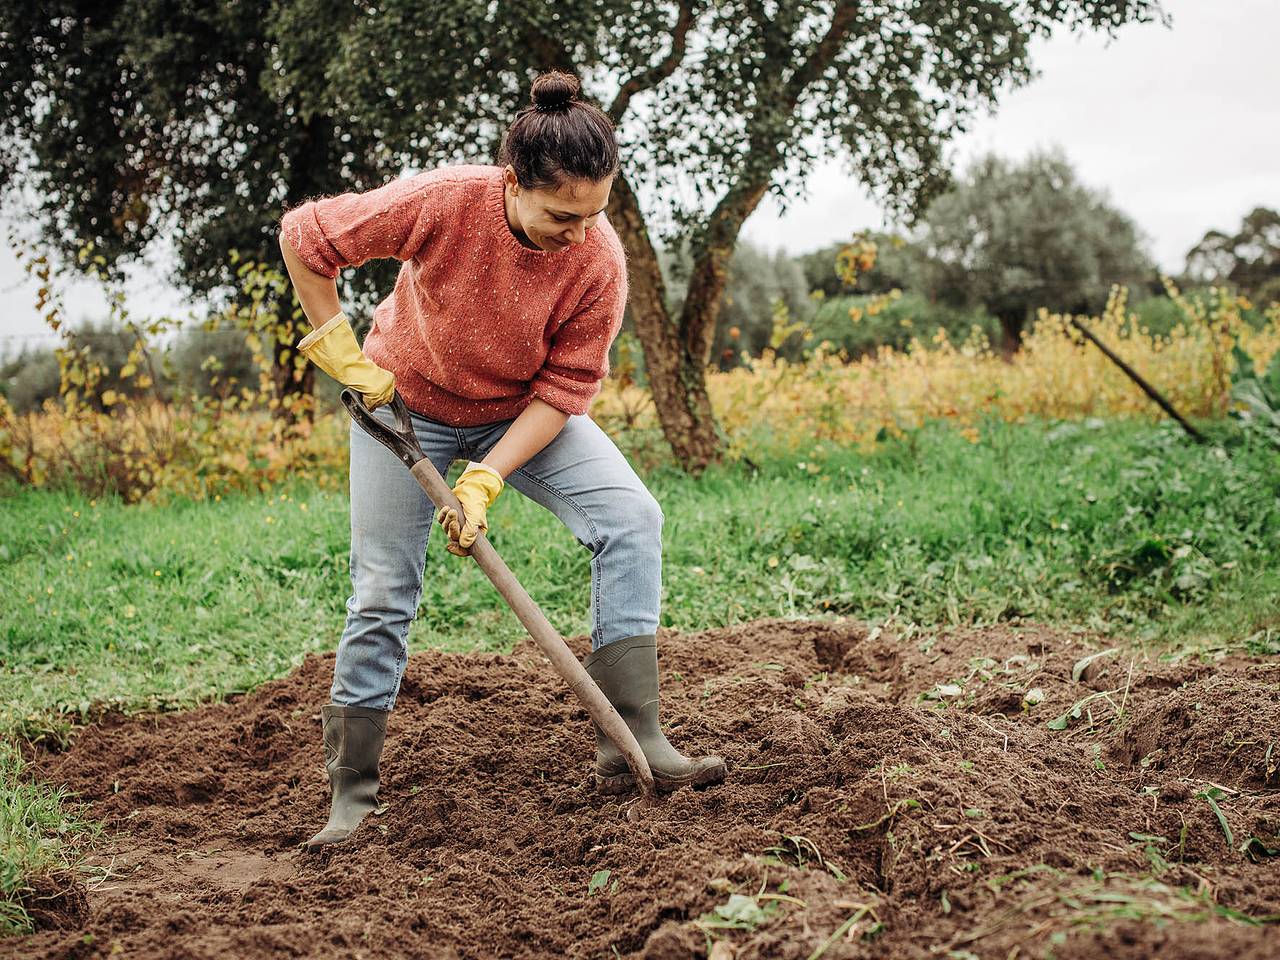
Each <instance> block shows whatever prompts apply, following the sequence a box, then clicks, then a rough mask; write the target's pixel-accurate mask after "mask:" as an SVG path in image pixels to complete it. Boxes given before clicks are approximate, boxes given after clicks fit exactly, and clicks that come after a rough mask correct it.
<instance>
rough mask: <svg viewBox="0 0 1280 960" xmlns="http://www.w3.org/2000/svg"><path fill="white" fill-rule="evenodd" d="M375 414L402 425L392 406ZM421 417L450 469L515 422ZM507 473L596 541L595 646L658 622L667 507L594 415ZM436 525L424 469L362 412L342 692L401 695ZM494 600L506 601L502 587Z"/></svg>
mask: <svg viewBox="0 0 1280 960" xmlns="http://www.w3.org/2000/svg"><path fill="white" fill-rule="evenodd" d="M374 415H375V416H377V417H378V418H379V419H380V420H382V421H383V422H384V423H386V424H387V425H388V426H391V425H393V424H394V418H393V417H392V415H391V413H390V411H388V410H387V408H386V407H380V408H379V409H377V410H375V411H374ZM412 420H413V427H414V431H415V433H416V434H417V436H418V443H419V444H421V445H422V450H423V452H424V453H425V454H426V455H427V457H428V458H429V459H430V460H431V462H432V463H433V464H434V465H435V468H436V469H437V470H439V471H440V475H441V476H442V477H443V476H446V475H447V472H448V469H449V465H450V463H452V462H453V461H454V460H456V459H466V460H480V459H483V457H484V455H485V454H486V453H488V452H489V451H490V450H491V449H493V447H494V445H495V444H497V442H498V440H499V438H501V437H502V435H503V434H504V433H506V431H507V428H508V427H510V426H511V424H512V423H513V422H514V421H513V420H500V421H498V422H497V423H488V424H483V425H481V426H476V427H451V426H448V425H446V424H443V423H438V422H436V421H434V420H430V419H428V418H426V417H423V416H419V415H418V414H416V413H415V414H413V415H412ZM506 483H507V486H508V487H511V488H514V489H516V490H518V491H519V492H520V493H522V494H524V495H525V496H526V497H528V498H529V499H531V500H533V501H534V502H535V503H539V504H541V505H542V506H544V507H546V508H547V509H548V510H550V511H551V512H552V513H553V514H555V515H556V516H557V517H559V518H560V520H561V522H563V523H564V525H565V526H566V527H568V528H569V532H570V533H572V534H573V536H574V537H575V538H576V539H577V541H578V542H579V543H580V544H582V545H583V546H584V547H586V548H587V549H589V550H590V551H591V648H592V650H597V649H599V648H600V647H602V646H604V645H605V644H607V643H612V642H614V641H615V640H622V639H625V638H627V637H634V636H640V635H641V634H653V633H656V632H657V628H658V600H659V593H660V590H661V583H662V521H663V513H662V509H661V507H659V506H658V501H657V500H655V499H654V498H653V495H652V494H651V493H649V491H648V490H647V489H646V488H645V485H644V483H643V482H642V481H641V480H640V478H639V477H637V476H636V474H635V471H634V470H633V469H632V468H631V465H630V464H629V463H628V462H627V460H626V458H625V457H624V456H623V455H622V453H621V451H619V450H618V448H617V447H616V446H615V445H614V443H613V441H612V440H610V439H609V437H608V436H607V435H606V434H605V432H604V431H603V430H601V429H600V427H599V426H598V425H597V424H596V423H595V421H593V420H592V419H591V418H590V417H588V416H585V415H583V416H574V417H570V418H569V419H568V421H567V422H566V423H565V425H564V429H562V430H561V431H560V433H558V434H557V435H556V436H555V438H554V439H553V440H552V441H551V442H550V443H548V444H547V445H546V446H545V447H544V448H543V449H542V450H541V451H539V452H538V453H537V454H535V455H534V456H533V457H532V458H530V459H529V461H528V462H526V463H525V464H524V465H523V466H521V467H519V468H517V469H516V470H515V471H513V472H512V473H511V475H510V476H508V477H507V480H506ZM504 492H507V491H505V490H504ZM507 495H508V496H509V495H510V494H509V493H508V494H507ZM492 509H497V510H498V513H497V515H496V522H498V523H500V522H501V516H502V514H501V508H500V506H497V505H495V507H494V508H491V517H492V516H493V514H492ZM492 522H494V521H491V523H492ZM437 526H438V524H436V523H435V508H434V507H433V506H432V504H431V500H430V498H429V497H428V496H427V495H426V492H425V491H424V490H423V489H422V487H421V486H420V485H419V484H418V481H417V480H416V479H414V477H413V474H411V473H410V472H409V469H408V468H407V467H406V466H405V465H404V464H403V463H401V462H400V461H399V460H397V459H396V457H395V455H394V454H392V453H391V451H390V450H388V449H387V448H386V447H384V446H383V445H382V444H380V443H379V442H378V441H376V440H374V439H373V438H372V437H370V436H369V435H368V434H367V433H365V432H364V430H362V429H361V428H360V427H359V426H357V425H356V424H355V422H354V421H353V422H352V424H351V586H352V594H351V596H350V598H348V600H347V625H346V629H344V630H343V632H342V640H341V642H340V643H339V644H338V662H337V664H336V666H335V668H334V676H333V689H332V691H331V697H332V700H333V702H334V703H337V704H341V705H343V706H351V707H370V708H373V709H376V710H390V709H391V708H392V707H393V706H394V705H395V700H396V694H397V692H398V691H399V689H400V678H401V677H402V676H403V674H404V667H405V660H406V658H407V656H408V643H407V637H408V633H409V623H410V621H412V620H413V618H414V616H415V614H416V613H417V610H418V602H419V600H420V599H421V596H422V577H423V572H424V568H425V566H426V553H427V543H428V540H429V539H430V536H431V532H432V529H433V528H434V527H437ZM440 532H441V535H443V533H444V531H443V528H441V529H440ZM447 556H450V558H451V559H455V558H452V555H447ZM456 562H458V563H464V562H465V563H470V562H472V561H471V560H469V559H466V560H464V559H462V558H456ZM449 572H450V571H449V570H448V569H447V568H445V569H442V570H441V571H440V576H439V577H438V579H437V583H438V584H439V587H438V588H439V589H440V590H447V589H448V577H449ZM534 599H535V600H536V599H537V598H536V597H535V598H534ZM493 602H494V603H495V604H500V603H503V602H504V601H503V600H502V598H501V597H500V596H499V594H498V593H497V591H496V590H495V591H494V594H493Z"/></svg>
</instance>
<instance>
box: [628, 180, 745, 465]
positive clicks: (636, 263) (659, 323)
mask: <svg viewBox="0 0 1280 960" xmlns="http://www.w3.org/2000/svg"><path fill="white" fill-rule="evenodd" d="M609 222H610V223H611V224H612V225H613V228H614V230H616V231H617V233H618V238H619V239H620V240H621V241H622V245H623V246H624V247H625V248H626V251H627V259H628V261H629V267H630V271H629V273H630V285H631V296H630V304H631V310H632V314H633V316H634V317H635V323H636V333H637V335H638V336H639V337H640V344H641V346H642V347H643V348H644V361H645V371H646V373H647V375H648V378H649V389H650V391H651V392H652V393H653V405H654V408H655V409H656V410H657V413H658V422H659V424H661V426H662V432H663V435H664V436H665V437H666V439H667V442H668V443H669V444H670V445H671V450H672V452H673V453H674V454H675V457H676V461H677V462H678V463H679V464H680V466H681V467H682V468H683V469H684V470H685V471H687V472H689V473H691V474H694V475H697V474H699V473H701V472H702V471H703V470H704V469H705V468H706V467H707V466H708V465H709V464H712V463H715V462H717V461H718V460H720V458H721V457H722V456H723V454H724V439H723V436H722V434H721V432H720V430H719V428H718V425H717V424H716V419H715V414H714V413H713V412H712V409H711V399H710V397H709V396H708V395H707V381H706V372H705V364H704V363H703V361H702V360H701V359H699V358H697V357H695V356H693V355H692V354H691V353H690V352H689V349H688V347H687V346H686V344H685V342H684V340H683V338H682V337H681V335H680V330H679V328H678V327H677V326H676V324H675V323H673V322H672V320H671V316H670V315H669V314H668V313H667V301H666V285H665V284H664V283H663V280H662V271H661V269H660V268H659V266H658V256H657V253H656V252H655V251H654V249H653V243H652V241H650V239H649V231H648V229H647V228H646V227H645V223H644V215H643V213H642V212H641V210H640V205H639V203H638V202H637V200H636V196H635V193H634V192H633V191H632V189H631V185H630V184H629V183H628V182H627V179H626V177H625V176H624V175H623V174H619V175H618V177H617V178H616V179H615V180H614V183H613V190H612V191H611V192H610V195H609Z"/></svg>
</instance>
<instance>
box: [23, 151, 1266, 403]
mask: <svg viewBox="0 0 1280 960" xmlns="http://www.w3.org/2000/svg"><path fill="white" fill-rule="evenodd" d="M870 238H871V239H872V240H874V241H875V242H876V246H877V250H878V253H877V258H876V263H875V266H874V268H873V269H871V270H869V271H867V272H865V273H862V274H861V275H860V276H859V278H858V282H857V286H856V287H853V288H851V287H849V286H848V285H847V284H846V283H845V282H844V281H843V280H842V279H841V278H840V276H839V274H838V272H837V269H836V257H837V254H838V253H839V251H840V249H841V248H842V247H843V246H844V244H843V243H835V244H830V245H828V246H825V247H823V248H821V249H818V250H814V251H812V252H810V253H806V254H802V255H799V256H790V255H787V254H785V253H782V252H774V253H769V252H765V251H762V250H760V249H759V248H757V247H755V246H753V245H751V244H750V243H740V244H738V245H737V247H736V249H735V250H734V253H733V256H732V257H731V258H730V260H729V264H728V276H727V280H726V285H725V289H724V291H723V292H722V293H721V302H720V305H719V308H718V310H717V320H716V328H715V333H714V336H713V338H712V351H711V356H710V362H711V363H712V364H714V365H716V366H718V367H720V368H721V369H728V368H730V367H733V366H736V365H738V364H739V363H740V362H741V358H742V356H743V354H746V355H748V356H759V355H760V352H761V351H762V350H763V349H764V347H765V346H766V345H767V344H768V342H769V337H770V333H771V330H772V326H773V318H774V311H775V309H776V305H778V304H781V305H783V306H784V307H785V308H786V311H787V315H788V316H789V318H790V319H791V320H793V321H801V322H803V323H805V324H807V325H808V327H809V328H810V330H811V331H812V332H813V334H814V339H815V340H819V341H820V340H828V341H830V342H832V343H833V344H835V345H837V346H839V347H842V348H844V349H845V350H846V351H847V352H848V354H849V355H850V356H858V355H860V354H863V353H866V352H869V351H873V350H875V349H876V348H878V347H880V346H890V347H895V348H902V347H905V346H906V344H907V343H908V342H909V340H910V339H911V338H912V337H918V338H920V339H921V340H923V341H926V342H927V341H928V340H930V339H931V338H932V337H933V336H934V335H935V334H936V333H937V332H938V331H939V330H943V331H945V333H946V334H947V336H948V337H949V338H950V339H951V340H952V341H957V342H958V341H962V340H964V339H965V337H966V336H968V335H969V334H970V333H971V332H972V330H973V329H974V328H975V327H976V328H978V329H979V330H980V331H982V333H984V334H985V335H986V336H987V337H988V339H989V340H990V341H991V342H992V343H993V344H996V345H999V346H1003V347H1004V348H1006V349H1009V350H1012V349H1016V347H1017V344H1018V342H1019V340H1020V339H1021V336H1022V333H1023V331H1024V330H1025V329H1026V326H1027V324H1028V321H1029V319H1030V318H1031V317H1033V316H1034V312H1035V311H1036V310H1037V309H1038V308H1040V307H1046V308H1048V309H1050V310H1053V311H1059V312H1072V313H1081V314H1090V313H1097V312H1099V311H1100V310H1101V309H1102V308H1103V306H1104V305H1105V303H1106V299H1107V295H1108V292H1109V291H1110V288H1111V285H1112V284H1115V283H1120V284H1124V285H1126V286H1128V287H1129V288H1130V291H1131V293H1132V296H1131V300H1130V303H1131V305H1133V306H1134V307H1136V308H1138V309H1141V310H1143V313H1144V322H1146V323H1147V325H1148V326H1150V327H1152V329H1156V330H1160V329H1162V328H1164V327H1167V324H1162V321H1161V317H1162V316H1165V315H1168V316H1172V314H1173V313H1175V312H1176V311H1165V312H1163V313H1162V307H1161V305H1160V303H1159V302H1153V303H1151V304H1150V305H1149V306H1147V307H1144V306H1143V301H1144V300H1146V299H1149V298H1156V300H1157V301H1158V300H1159V299H1160V298H1162V297H1163V293H1164V290H1163V287H1162V285H1161V282H1160V279H1159V275H1158V271H1157V269H1156V267H1155V265H1154V263H1153V262H1152V261H1151V260H1150V258H1149V256H1148V255H1147V253H1146V252H1145V249H1144V248H1145V244H1146V239H1145V238H1144V237H1143V236H1142V235H1141V233H1140V231H1139V230H1138V229H1137V227H1136V226H1135V225H1134V224H1133V222H1132V221H1131V220H1129V218H1128V217H1126V216H1125V215H1124V214H1123V213H1121V212H1120V211H1119V210H1118V209H1116V208H1114V207H1113V206H1112V205H1111V204H1110V201H1109V199H1108V198H1107V197H1106V196H1105V195H1103V194H1101V193H1099V192H1097V191H1094V190H1091V189H1089V188H1088V187H1086V186H1084V185H1082V184H1080V183H1079V182H1078V180H1077V178H1076V175H1075V173H1074V171H1073V170H1072V168H1071V166H1070V164H1069V162H1068V161H1067V160H1066V158H1065V157H1064V156H1062V154H1061V151H1059V150H1056V149H1052V150H1049V151H1044V152H1036V153H1032V154H1031V155H1030V156H1028V157H1027V158H1026V159H1025V160H1023V161H1021V162H1010V161H1006V160H1003V159H1001V158H999V157H997V156H994V155H988V156H985V157H982V158H980V159H979V160H977V161H976V162H975V163H974V164H973V165H972V166H971V167H970V169H969V170H968V171H967V173H966V174H965V175H964V176H963V177H961V178H959V179H958V181H957V182H956V183H955V185H954V186H953V187H952V188H951V189H949V190H948V191H947V192H945V193H944V194H942V195H941V196H939V197H938V198H937V199H936V200H935V201H933V203H932V204H930V206H929V207H928V209H927V210H926V212H925V214H924V215H923V216H922V217H921V218H920V220H919V222H918V224H917V225H916V227H915V228H914V229H913V230H911V231H909V232H908V233H906V234H903V235H899V234H889V233H872V234H871V235H870ZM657 252H658V260H659V265H660V268H661V271H662V275H663V277H664V281H665V283H664V286H665V291H666V296H667V298H668V303H667V305H666V308H667V310H668V311H669V312H670V313H671V314H672V315H679V314H680V312H681V311H682V309H683V301H684V297H685V296H686V291H687V288H688V283H689V279H690V276H691V273H692V271H693V269H694V257H693V255H692V253H691V251H690V248H689V245H688V243H683V244H671V245H668V246H666V247H660V248H659V249H658V251H657ZM1174 279H1175V280H1176V281H1177V282H1179V284H1180V285H1183V286H1195V285H1205V284H1214V283H1217V284H1225V285H1228V286H1229V287H1231V288H1232V289H1233V290H1235V291H1237V292H1238V293H1240V294H1241V295H1243V296H1246V297H1249V298H1250V299H1253V300H1255V301H1256V302H1258V303H1265V302H1269V301H1270V300H1272V299H1280V214H1278V213H1277V212H1276V211H1274V210H1270V209H1268V208H1265V207H1258V208H1256V209H1255V210H1253V211H1252V212H1251V213H1249V214H1248V215H1247V216H1246V217H1245V218H1244V221H1243V222H1242V223H1241V225H1240V227H1239V229H1238V230H1237V231H1236V232H1235V233H1223V232H1221V231H1219V230H1210V231H1208V232H1207V233H1206V234H1205V235H1204V238H1203V239H1202V240H1201V241H1200V242H1199V243H1197V244H1196V245H1195V246H1194V247H1193V248H1192V249H1191V250H1190V251H1188V253H1187V258H1186V269H1185V271H1184V272H1183V273H1182V274H1180V275H1178V276H1177V277H1175V278H1174ZM892 290H900V291H902V292H903V296H902V297H901V298H899V299H897V300H894V301H893V302H891V303H889V304H888V305H887V306H885V307H884V309H883V310H882V311H880V312H878V313H877V314H876V315H875V316H868V317H865V318H864V319H863V320H862V321H861V322H859V323H854V322H852V321H851V320H850V317H849V306H850V305H851V303H853V302H854V300H855V298H858V297H865V296H866V295H868V294H884V293H888V292H890V291H892ZM632 323H633V321H632V319H631V318H628V327H629V328H632V329H633V327H632ZM75 337H76V338H77V341H78V342H81V343H85V344H88V345H89V346H90V348H91V349H92V351H93V352H94V354H95V355H96V356H98V357H99V358H100V359H101V360H102V361H103V362H104V364H105V365H106V366H107V368H108V369H110V370H115V369H118V368H119V366H120V365H121V364H122V363H123V362H124V358H125V356H126V355H127V354H128V351H129V346H130V342H131V335H129V334H126V333H124V332H122V331H118V330H111V329H107V328H105V327H103V326H102V325H92V324H91V325H89V326H87V327H85V328H84V329H82V330H80V331H77V332H76V334H75ZM169 360H170V365H171V373H170V375H169V378H168V380H167V382H166V386H167V387H168V389H169V390H170V391H174V392H178V391H191V392H195V393H210V392H214V391H217V390H225V389H227V388H228V384H230V383H232V382H234V381H238V382H240V383H246V382H249V381H250V380H256V377H257V373H256V371H255V370H254V369H253V361H252V352H251V351H250V350H249V348H248V346H247V345H246V343H245V340H244V335H243V333H241V332H238V331H235V330H229V329H219V330H213V331H208V330H205V329H203V328H201V327H198V326H197V327H192V328H189V329H188V330H186V331H185V332H184V333H183V334H182V336H180V337H179V338H178V339H177V340H176V341H175V342H174V343H173V344H172V345H171V348H170V351H169ZM105 386H107V387H112V388H113V389H117V391H118V392H123V390H124V388H123V385H119V384H114V383H113V382H108V383H106V384H105ZM0 391H3V392H4V394H5V395H6V396H7V398H8V399H9V402H10V403H12V404H13V406H14V407H15V408H16V409H18V410H28V409H33V408H34V407H37V406H38V405H39V404H40V403H41V402H43V400H45V399H47V398H49V397H53V396H56V395H57V392H58V364H57V360H56V358H55V356H54V354H53V351H52V349H51V348H48V347H45V348H39V349H35V350H28V351H25V352H22V353H20V354H18V355H17V356H13V357H10V358H8V359H7V360H6V359H0Z"/></svg>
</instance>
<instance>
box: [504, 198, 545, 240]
mask: <svg viewBox="0 0 1280 960" xmlns="http://www.w3.org/2000/svg"><path fill="white" fill-rule="evenodd" d="M502 207H503V212H504V213H505V214H506V217H507V229H508V230H510V231H511V234H512V236H514V237H515V238H516V239H517V240H519V241H520V245H521V246H522V247H528V248H529V249H530V250H540V249H542V248H541V247H539V246H538V245H537V244H535V243H534V242H533V241H531V240H530V239H529V237H528V235H527V234H526V233H525V232H524V231H523V230H522V229H520V220H519V217H518V216H517V215H516V201H515V198H514V197H513V196H511V188H510V187H509V186H507V185H505V184H504V185H503V187H502Z"/></svg>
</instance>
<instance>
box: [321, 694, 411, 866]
mask: <svg viewBox="0 0 1280 960" xmlns="http://www.w3.org/2000/svg"><path fill="white" fill-rule="evenodd" d="M389 712H390V711H387V710H371V709H369V708H367V707H341V706H338V705H337V704H336V703H330V704H327V705H326V706H323V707H321V708H320V718H321V720H322V721H323V723H324V761H325V763H324V768H325V770H326V771H327V772H328V774H329V789H330V792H331V799H330V807H329V822H328V823H327V824H325V827H324V829H323V830H321V831H320V832H319V833H317V834H316V835H315V836H314V837H312V838H311V839H310V840H308V841H307V842H306V843H305V844H303V846H304V848H305V849H307V850H318V849H320V848H321V847H323V846H326V845H328V844H331V843H341V842H342V841H343V840H346V839H347V838H348V837H349V836H351V834H352V833H353V832H354V831H355V829H356V827H357V826H359V825H360V821H361V820H363V819H364V818H365V817H367V816H368V815H369V814H370V813H372V812H373V811H374V810H375V809H377V806H378V758H379V757H380V756H381V755H382V742H383V740H384V739H385V738H386V735H387V714H388V713H389Z"/></svg>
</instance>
